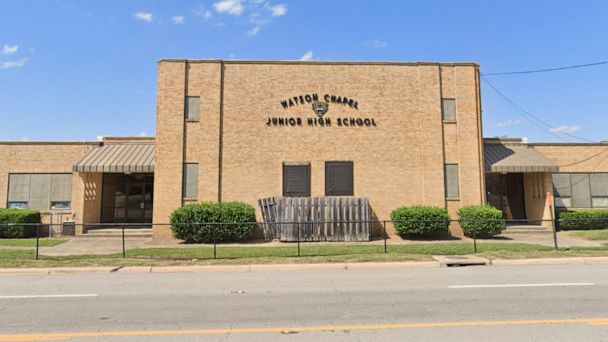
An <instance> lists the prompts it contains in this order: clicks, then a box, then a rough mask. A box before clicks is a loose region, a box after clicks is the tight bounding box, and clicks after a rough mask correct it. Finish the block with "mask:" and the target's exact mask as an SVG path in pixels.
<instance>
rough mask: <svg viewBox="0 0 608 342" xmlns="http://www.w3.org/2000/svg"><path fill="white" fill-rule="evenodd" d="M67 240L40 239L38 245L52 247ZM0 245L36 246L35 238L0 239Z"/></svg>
mask: <svg viewBox="0 0 608 342" xmlns="http://www.w3.org/2000/svg"><path fill="white" fill-rule="evenodd" d="M66 241H68V240H66V239H49V238H43V239H40V247H53V246H57V245H60V244H62V243H64V242H66ZM0 246H12V247H36V239H35V238H30V239H0Z"/></svg>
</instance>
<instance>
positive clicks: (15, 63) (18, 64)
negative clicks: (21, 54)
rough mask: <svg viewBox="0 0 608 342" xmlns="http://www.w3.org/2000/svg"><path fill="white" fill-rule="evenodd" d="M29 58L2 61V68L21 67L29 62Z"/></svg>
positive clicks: (0, 67)
mask: <svg viewBox="0 0 608 342" xmlns="http://www.w3.org/2000/svg"><path fill="white" fill-rule="evenodd" d="M28 60H29V59H28V58H22V59H20V60H16V61H7V62H2V63H0V69H12V68H21V67H22V66H24V65H25V63H27V61H28Z"/></svg>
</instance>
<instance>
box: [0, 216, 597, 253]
mask: <svg viewBox="0 0 608 342" xmlns="http://www.w3.org/2000/svg"><path fill="white" fill-rule="evenodd" d="M589 220H593V219H581V220H575V219H569V220H559V219H557V220H556V219H552V220H508V221H503V220H491V221H489V220H483V221H482V220H480V221H479V222H475V221H473V226H479V227H482V226H484V225H486V224H488V223H491V222H496V223H502V222H505V223H506V227H507V228H506V229H505V230H503V232H502V234H500V235H498V236H496V237H491V236H487V235H485V234H484V233H483V231H478V230H473V231H472V232H470V233H469V234H468V236H467V237H464V238H463V237H452V236H451V235H450V234H449V233H444V234H439V235H433V236H430V237H423V238H420V237H412V236H405V237H399V235H398V234H397V233H396V231H395V225H397V224H399V223H410V224H412V223H413V224H420V225H423V224H427V223H431V222H443V223H446V224H447V223H449V224H450V225H456V224H459V221H458V220H450V221H445V220H443V221H420V220H404V221H391V220H383V221H381V220H370V221H339V222H335V221H332V227H333V229H334V231H332V234H331V236H332V238H331V240H330V239H327V236H328V235H326V234H319V231H318V229H319V227H321V226H323V224H324V223H325V222H323V221H310V222H281V223H276V222H274V223H272V224H273V225H275V229H276V230H281V229H283V226H284V228H285V229H290V230H291V232H292V235H293V237H294V241H293V242H279V241H277V240H276V239H274V240H272V241H269V239H268V237H266V238H264V236H263V234H262V235H260V234H261V233H260V232H265V231H268V229H265V227H264V225H265V224H268V223H260V222H245V223H243V222H241V223H230V222H213V223H200V222H197V223H183V225H185V226H186V225H187V226H188V227H191V228H192V229H199V228H204V229H205V230H206V231H207V235H206V237H205V238H204V239H203V240H201V241H196V242H198V243H200V244H184V243H178V242H176V241H173V242H171V243H170V245H169V246H167V245H163V244H162V243H161V242H158V241H156V240H154V239H153V233H152V231H153V229H154V230H159V231H162V232H163V235H164V237H168V236H169V234H171V233H170V230H171V225H170V224H154V225H153V226H152V225H150V224H139V223H124V224H102V223H96V224H76V223H73V222H72V223H69V224H65V223H64V224H61V225H49V224H26V223H15V224H6V223H5V224H0V239H1V238H2V237H3V236H4V238H6V237H7V236H6V235H7V234H2V232H3V231H7V232H8V231H9V230H10V231H13V232H14V231H15V230H19V229H22V230H23V231H29V233H27V234H29V235H30V239H20V240H22V241H23V242H24V243H16V244H15V245H14V246H11V245H6V244H2V243H1V241H0V249H9V250H14V251H21V250H27V251H31V252H33V253H35V259H40V258H41V256H44V257H65V256H76V255H87V256H90V257H91V256H93V257H94V256H99V257H102V256H112V257H123V258H128V257H138V256H139V257H141V255H138V256H136V255H130V253H129V251H132V250H136V249H137V250H144V249H146V248H165V247H179V248H206V249H208V250H209V249H211V248H212V250H211V253H209V255H208V258H213V259H217V258H222V256H221V255H219V251H218V247H245V248H246V247H292V248H293V254H290V256H298V257H299V256H302V255H303V249H305V248H309V246H315V247H317V246H336V245H343V246H344V245H353V246H354V245H357V246H362V245H368V246H376V249H375V251H376V252H377V253H390V248H389V247H390V246H393V245H394V246H397V245H404V244H405V243H408V242H412V243H420V242H422V243H424V242H427V243H439V242H449V241H452V240H460V241H461V242H465V243H470V244H471V248H470V252H472V253H477V252H478V240H480V239H483V241H484V242H488V241H489V242H492V241H496V242H522V241H525V240H529V238H528V239H527V238H526V235H525V234H534V235H535V236H536V235H538V236H540V237H539V238H538V237H537V242H538V243H540V244H542V245H545V246H551V247H553V248H554V249H558V247H559V244H558V234H557V231H558V227H559V225H560V224H562V223H567V222H568V223H572V222H574V221H585V222H589ZM597 220H602V222H596V223H598V224H599V223H603V224H605V226H606V227H608V222H606V221H608V220H607V219H602V218H598V219H597ZM361 223H365V224H366V225H368V226H369V227H371V229H370V231H369V239H367V240H366V241H362V240H353V239H352V238H351V237H350V236H349V234H357V232H356V231H353V227H355V229H356V227H361V226H363V225H362V224H361ZM469 223H471V222H469ZM239 225H253V226H254V227H255V232H254V233H253V234H252V237H253V238H250V239H248V240H246V241H234V240H232V239H231V238H230V237H226V235H225V232H226V231H230V230H231V229H233V228H234V227H236V226H239ZM596 226H597V225H596ZM256 232H257V235H256ZM520 234H522V235H520ZM32 235H33V236H32ZM256 236H257V239H256V238H255V237H256ZM9 237H10V236H9ZM55 240H59V241H55ZM63 240H67V241H63ZM408 240H411V241H408ZM164 241H167V239H165V240H164ZM26 242H27V243H26ZM55 243H56V244H55ZM529 243H534V241H532V242H529ZM310 250H312V248H311V249H310ZM157 251H159V252H158V253H161V252H162V250H157ZM306 255H307V256H311V254H310V253H307V254H306ZM148 256H149V257H152V258H154V257H157V256H155V255H148ZM169 258H170V257H169ZM205 258H206V257H205Z"/></svg>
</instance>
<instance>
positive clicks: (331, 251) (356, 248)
mask: <svg viewBox="0 0 608 342" xmlns="http://www.w3.org/2000/svg"><path fill="white" fill-rule="evenodd" d="M300 252H301V256H300V257H298V256H297V246H296V245H289V246H280V247H248V246H247V247H226V246H219V247H218V248H217V257H218V259H213V246H206V245H203V246H201V247H200V248H138V249H132V250H128V251H127V258H124V259H123V258H122V255H121V254H120V253H116V254H106V255H78V256H64V257H51V256H44V255H41V256H40V260H35V254H34V252H33V251H32V250H10V249H0V267H57V266H136V265H142V266H161V265H210V264H224V265H226V264H278V263H332V262H370V261H377V262H390V261H428V260H432V258H431V255H464V254H472V253H473V247H472V245H471V244H470V243H428V244H411V245H389V246H388V253H387V254H384V247H383V246H382V245H332V246H307V245H302V246H301V250H300ZM477 255H479V256H481V257H485V258H489V259H497V258H501V259H519V258H542V257H575V256H608V247H589V248H582V247H581V248H570V249H561V250H558V251H555V250H553V248H551V247H547V246H540V245H531V244H522V243H479V244H478V253H477Z"/></svg>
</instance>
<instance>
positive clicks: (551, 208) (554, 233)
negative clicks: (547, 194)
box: [549, 205, 558, 250]
mask: <svg viewBox="0 0 608 342" xmlns="http://www.w3.org/2000/svg"><path fill="white" fill-rule="evenodd" d="M549 213H550V214H551V228H552V230H553V245H554V246H555V250H557V249H558V247H557V231H556V226H555V218H554V217H553V216H554V215H553V206H552V205H549Z"/></svg>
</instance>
